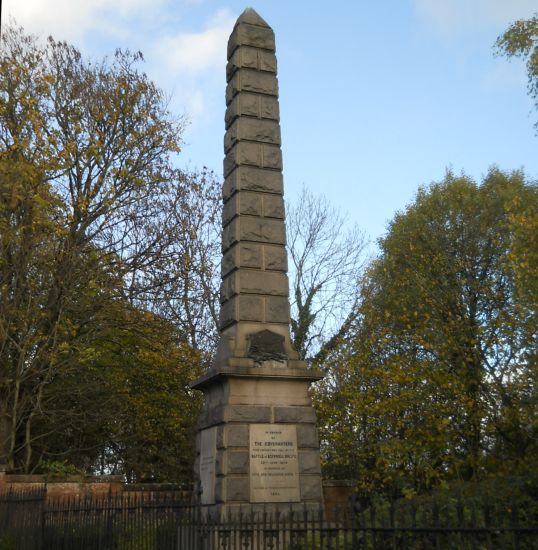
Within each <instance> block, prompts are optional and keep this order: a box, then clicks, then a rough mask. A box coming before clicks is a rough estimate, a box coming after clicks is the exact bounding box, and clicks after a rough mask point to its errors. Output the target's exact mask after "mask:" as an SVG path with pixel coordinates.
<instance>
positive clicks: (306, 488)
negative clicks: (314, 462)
mask: <svg viewBox="0 0 538 550" xmlns="http://www.w3.org/2000/svg"><path fill="white" fill-rule="evenodd" d="M299 478H300V488H301V500H317V501H318V502H320V501H321V499H322V491H323V489H322V486H321V476H320V475H301V476H299Z"/></svg>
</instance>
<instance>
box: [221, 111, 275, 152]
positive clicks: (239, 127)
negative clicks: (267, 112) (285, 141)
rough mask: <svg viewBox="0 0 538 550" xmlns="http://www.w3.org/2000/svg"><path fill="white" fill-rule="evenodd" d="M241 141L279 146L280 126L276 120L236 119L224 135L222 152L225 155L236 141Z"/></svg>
mask: <svg viewBox="0 0 538 550" xmlns="http://www.w3.org/2000/svg"><path fill="white" fill-rule="evenodd" d="M243 140H246V141H256V142H259V143H268V144H271V145H278V146H280V145H281V143H282V142H281V136H280V125H279V124H278V122H277V121H276V120H268V119H263V118H262V119H259V118H251V117H239V118H236V119H235V121H234V122H233V124H232V125H231V126H230V127H229V128H228V130H227V131H226V133H225V134H224V152H225V153H226V154H227V153H228V152H229V151H230V149H231V148H232V147H233V146H234V145H235V144H236V143H237V142H238V141H243Z"/></svg>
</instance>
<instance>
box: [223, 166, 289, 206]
mask: <svg viewBox="0 0 538 550" xmlns="http://www.w3.org/2000/svg"><path fill="white" fill-rule="evenodd" d="M282 189H283V181H282V174H281V173H280V172H277V171H275V170H264V169H263V168H254V167H253V166H239V167H238V168H236V169H235V170H234V171H233V172H232V173H231V174H230V175H229V176H228V177H227V178H226V179H225V180H224V185H223V188H222V191H223V198H224V200H226V201H227V200H228V199H229V198H230V197H231V196H232V195H233V194H234V193H235V192H236V191H258V192H263V193H278V194H280V195H281V194H282Z"/></svg>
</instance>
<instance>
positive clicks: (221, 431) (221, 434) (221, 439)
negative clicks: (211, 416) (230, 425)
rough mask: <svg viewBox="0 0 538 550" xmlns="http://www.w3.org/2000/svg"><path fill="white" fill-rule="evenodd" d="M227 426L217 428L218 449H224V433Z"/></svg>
mask: <svg viewBox="0 0 538 550" xmlns="http://www.w3.org/2000/svg"><path fill="white" fill-rule="evenodd" d="M225 428H226V427H225V426H217V437H216V447H217V449H224V447H225V445H224V432H225Z"/></svg>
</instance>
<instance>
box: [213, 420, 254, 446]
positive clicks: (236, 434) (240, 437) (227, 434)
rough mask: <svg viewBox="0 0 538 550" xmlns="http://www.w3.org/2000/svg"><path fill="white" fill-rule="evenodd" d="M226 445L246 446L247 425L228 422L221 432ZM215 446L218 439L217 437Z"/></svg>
mask: <svg viewBox="0 0 538 550" xmlns="http://www.w3.org/2000/svg"><path fill="white" fill-rule="evenodd" d="M223 435H224V443H225V445H226V447H248V425H247V424H229V425H228V426H226V428H225V429H224V432H223ZM217 446H219V440H218V437H217Z"/></svg>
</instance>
